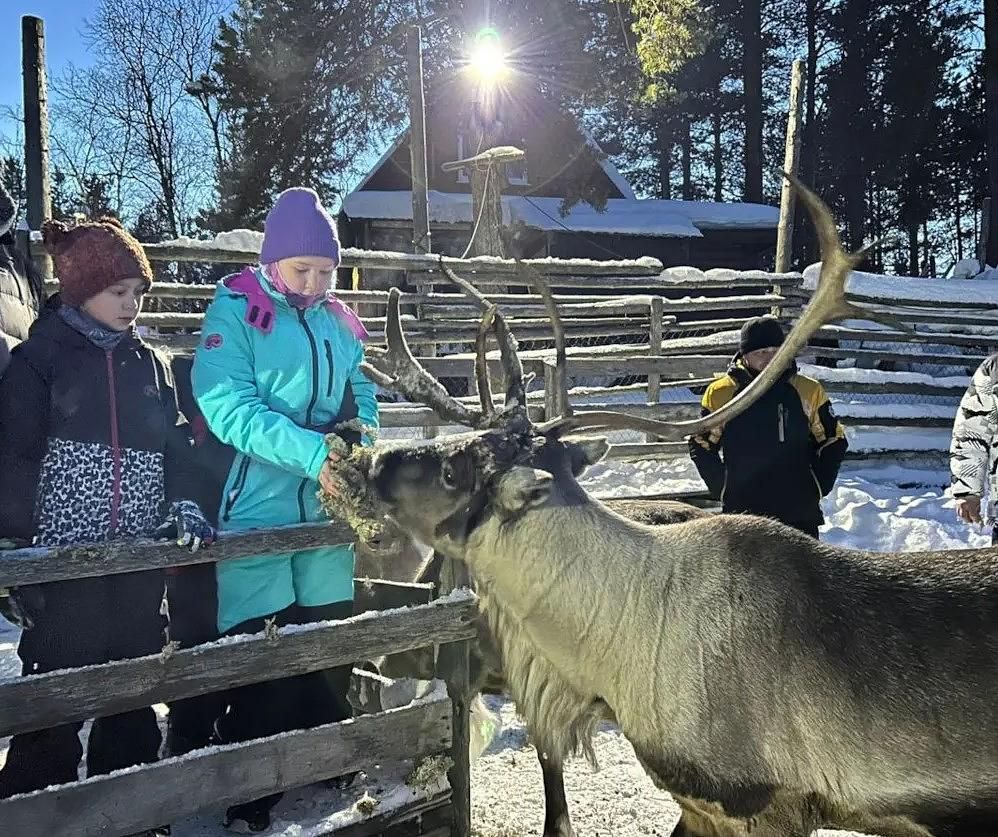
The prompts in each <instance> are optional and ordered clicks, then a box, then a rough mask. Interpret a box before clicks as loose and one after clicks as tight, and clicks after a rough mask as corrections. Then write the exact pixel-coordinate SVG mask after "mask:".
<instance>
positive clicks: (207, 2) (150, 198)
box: [53, 0, 225, 236]
mask: <svg viewBox="0 0 998 837" xmlns="http://www.w3.org/2000/svg"><path fill="white" fill-rule="evenodd" d="M224 10H225V4H224V3H223V2H222V0H102V2H101V4H100V6H99V7H98V9H97V13H96V15H95V16H94V17H93V18H92V19H90V20H88V21H87V23H86V25H85V27H84V36H85V39H86V42H87V45H88V46H89V48H90V49H91V51H92V53H93V55H94V57H95V61H94V64H93V66H91V67H88V68H86V69H78V68H74V67H71V68H69V69H68V70H67V71H66V72H65V73H64V74H63V75H62V76H61V77H60V78H59V79H57V81H56V82H55V84H54V85H53V88H54V92H55V96H54V108H53V109H54V112H55V116H54V121H55V123H56V130H55V131H53V136H54V137H55V139H54V140H53V146H54V150H55V152H56V154H57V155H58V162H59V163H60V164H61V165H62V167H63V168H64V169H65V170H66V171H67V172H68V173H69V175H70V176H71V177H72V178H73V180H74V182H75V183H76V184H77V186H78V188H80V189H81V190H82V187H83V185H84V183H85V182H86V179H87V178H88V177H90V176H93V175H98V176H100V177H103V178H107V179H108V180H110V181H111V183H112V190H113V196H112V198H113V203H114V204H115V205H116V210H117V211H118V213H119V214H135V213H136V212H137V211H138V209H139V207H142V206H147V205H149V204H150V203H156V204H158V205H160V206H162V208H163V215H164V219H165V222H166V227H167V230H168V232H169V234H170V235H173V236H176V235H179V234H181V233H182V232H184V231H186V230H187V229H188V228H189V227H190V224H191V219H192V218H193V217H194V216H195V214H196V212H197V210H198V209H199V208H200V207H201V206H203V205H205V204H206V203H207V202H208V201H209V200H210V196H211V194H212V192H213V190H214V188H215V186H216V184H217V173H218V170H219V167H220V165H221V163H222V161H223V160H224V156H225V146H224V130H223V122H222V117H221V115H220V114H219V111H218V108H217V105H216V104H215V103H214V101H213V97H212V93H211V90H212V88H211V85H210V83H209V82H210V77H211V76H210V73H211V62H212V52H211V47H212V41H213V37H214V32H215V27H216V26H217V22H218V20H219V18H220V16H221V14H222V13H223V12H224Z"/></svg>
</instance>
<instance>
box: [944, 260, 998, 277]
mask: <svg viewBox="0 0 998 837" xmlns="http://www.w3.org/2000/svg"><path fill="white" fill-rule="evenodd" d="M946 278H947V279H998V267H991V266H990V265H986V264H982V263H981V262H979V261H978V260H977V259H960V261H958V262H956V263H955V264H954V265H953V267H951V268H950V270H949V272H948V273H947V274H946Z"/></svg>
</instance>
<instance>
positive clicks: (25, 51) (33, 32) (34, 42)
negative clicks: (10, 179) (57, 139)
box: [21, 15, 52, 279]
mask: <svg viewBox="0 0 998 837" xmlns="http://www.w3.org/2000/svg"><path fill="white" fill-rule="evenodd" d="M21 68H22V72H23V75H24V179H25V187H26V191H27V195H28V228H29V229H31V230H40V229H41V228H42V224H43V223H44V222H45V221H46V220H48V219H49V218H51V217H52V195H51V191H50V185H49V113H48V92H47V83H46V80H45V23H44V21H42V19H41V18H38V17H32V16H30V15H25V16H24V17H22V18H21ZM33 249H34V250H35V252H34V253H33V258H34V260H35V264H36V265H37V266H38V269H39V271H40V272H41V274H42V276H44V277H45V278H46V279H51V278H52V259H51V258H50V257H49V255H48V253H46V252H45V249H44V247H42V246H41V245H40V244H39V245H38V246H37V247H34V248H33Z"/></svg>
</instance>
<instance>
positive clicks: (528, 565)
mask: <svg viewBox="0 0 998 837" xmlns="http://www.w3.org/2000/svg"><path fill="white" fill-rule="evenodd" d="M564 476H565V475H562V474H559V475H558V479H557V481H556V485H557V488H556V490H555V493H554V494H553V495H552V496H551V497H550V498H549V500H548V501H547V502H546V503H545V504H544V505H543V506H542V507H540V508H537V509H533V510H529V511H527V512H526V513H524V514H522V515H521V516H519V517H517V518H516V519H513V520H509V521H501V520H500V519H499V518H498V517H497V516H495V515H491V516H489V517H488V518H487V519H485V520H484V521H483V522H482V523H481V524H480V525H479V526H478V527H477V528H476V529H475V531H474V532H473V533H472V534H471V536H470V537H469V540H468V543H467V549H466V551H465V560H466V561H467V562H468V564H469V566H470V568H471V570H472V573H473V574H474V575H475V578H476V584H477V588H478V593H479V596H480V607H481V610H482V613H483V615H484V616H485V618H486V620H487V621H488V623H489V627H490V629H491V630H492V633H493V635H494V636H495V637H496V640H497V642H498V644H499V646H500V652H501V655H502V660H503V670H504V674H505V677H506V681H507V684H508V687H509V691H510V694H511V695H512V697H513V699H514V700H515V701H516V703H517V706H518V708H519V709H520V711H521V713H522V714H523V715H524V717H525V718H526V720H527V723H528V725H529V726H530V728H531V733H532V735H534V736H535V738H536V739H538V741H539V742H543V746H544V747H545V748H546V750H547V752H548V753H549V755H551V756H553V757H556V758H561V757H563V756H565V755H567V754H569V753H571V752H577V751H579V750H580V749H581V750H582V751H583V752H585V753H586V754H587V755H588V756H589V757H590V758H592V751H591V742H590V739H591V736H592V732H593V729H594V727H595V724H596V723H597V722H598V721H599V720H600V719H601V718H603V717H606V716H607V705H609V707H610V709H611V710H612V707H613V700H612V698H611V695H609V694H606V690H605V689H604V688H601V687H600V684H604V685H605V684H606V683H607V682H608V679H612V680H616V679H618V678H617V673H618V672H619V671H620V670H625V671H626V670H628V669H630V670H636V669H634V668H632V667H633V666H640V663H641V661H640V660H639V659H633V660H630V663H629V664H628V663H625V664H624V665H623V666H622V667H619V662H620V657H621V656H622V655H623V656H625V657H626V656H628V655H629V653H630V651H631V650H635V649H622V648H620V647H618V642H617V637H618V635H619V634H624V635H633V634H634V633H635V630H636V628H637V625H625V624H623V623H624V622H627V621H629V620H630V619H631V618H632V617H633V616H635V615H636V614H637V611H634V612H628V611H627V610H626V609H620V608H618V607H616V603H618V602H620V601H622V600H626V599H628V598H631V597H633V596H634V594H635V593H636V592H637V591H638V590H640V587H641V582H640V577H641V574H642V570H641V569H640V567H642V566H643V565H645V564H646V563H647V561H648V559H649V556H650V555H651V553H652V552H653V548H652V544H653V541H654V536H653V531H654V530H652V529H650V528H649V527H644V526H641V525H640V524H634V523H632V522H631V521H628V520H626V519H624V518H622V517H620V516H619V515H617V514H615V513H614V512H611V511H610V510H609V509H607V508H606V507H604V506H602V505H601V504H600V503H598V502H596V501H595V500H593V499H592V498H591V497H589V496H588V495H587V494H586V493H585V492H584V491H583V490H582V489H581V488H580V487H579V486H578V485H577V483H575V480H574V479H573V478H571V476H570V475H568V478H567V479H565V478H564ZM623 529H626V530H627V535H626V536H623V537H618V535H622V534H623ZM615 533H616V534H615ZM625 545H626V546H625ZM622 560H624V561H628V562H629V563H632V564H633V565H634V566H635V568H636V572H635V574H634V575H632V576H629V577H626V578H625V577H621V574H620V572H619V566H620V563H619V562H620V561H622ZM663 571H665V567H659V568H658V570H657V572H658V573H659V574H661V573H662V572H663ZM539 746H541V744H540V743H539Z"/></svg>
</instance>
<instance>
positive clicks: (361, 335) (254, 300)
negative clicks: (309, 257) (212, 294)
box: [225, 267, 370, 340]
mask: <svg viewBox="0 0 998 837" xmlns="http://www.w3.org/2000/svg"><path fill="white" fill-rule="evenodd" d="M279 273H280V271H278V274H279ZM268 279H269V277H268ZM225 286H226V287H227V288H229V290H232V291H235V292H236V293H240V294H243V295H244V296H246V298H247V305H246V322H247V323H249V324H250V325H251V326H253V328H255V329H258V330H259V331H261V332H263V333H264V334H270V332H271V331H272V330H273V327H274V300H273V298H272V297H271V296H270V295H269V294H268V293H267V291H266V290H264V289H263V288H262V287H261V286H260V280H259V279H258V278H257V275H256V269H254V268H252V267H245V268H243V270H242V271H240V272H239V273H237V274H235V275H233V276H230V277H229V278H228V279H226V280H225ZM274 290H275V291H277V292H278V293H283V292H282V291H280V290H279V289H278V288H277V287H274ZM285 296H286V294H285ZM323 297H325V303H324V305H325V308H326V310H327V311H330V312H332V313H333V315H334V316H336V317H338V318H339V320H340V321H341V322H342V323H343V325H345V326H346V327H347V328H348V329H349V330H350V333H351V334H353V336H354V337H356V338H357V339H358V340H366V339H367V338H368V337H370V334H369V333H368V331H367V329H366V328H365V327H364V323H363V322H361V320H360V317H358V316H357V314H356V313H354V311H353V309H352V308H350V307H349V306H347V305H346V304H345V303H344V302H343V301H342V300H339V299H337V298H336V297H335V296H333V294H332V293H331V292H330V293H328V294H320V295H319V296H316V297H315V300H314V301H318V300H320V299H322V298H323ZM289 302H290V299H289ZM306 307H307V306H306Z"/></svg>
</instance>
